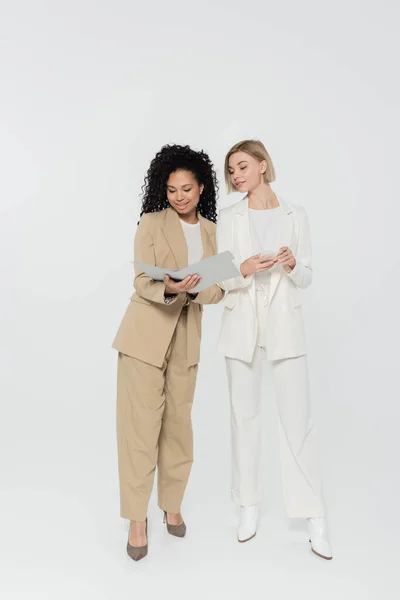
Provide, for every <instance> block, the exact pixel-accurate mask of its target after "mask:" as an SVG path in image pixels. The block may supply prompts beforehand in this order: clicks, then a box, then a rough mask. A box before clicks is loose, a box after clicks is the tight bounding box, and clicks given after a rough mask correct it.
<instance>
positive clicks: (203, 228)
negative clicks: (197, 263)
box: [198, 213, 215, 260]
mask: <svg viewBox="0 0 400 600" xmlns="http://www.w3.org/2000/svg"><path fill="white" fill-rule="evenodd" d="M198 216H199V221H200V233H201V241H202V244H203V256H202V257H201V260H203V259H204V258H209V257H210V256H213V254H215V243H214V244H213V239H212V238H213V236H214V235H215V234H214V231H212V230H211V229H210V227H209V221H208V220H207V219H205V218H204V217H203V216H202V215H201V214H200V213H199V215H198Z"/></svg>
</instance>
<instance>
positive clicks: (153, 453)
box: [117, 310, 197, 521]
mask: <svg viewBox="0 0 400 600" xmlns="http://www.w3.org/2000/svg"><path fill="white" fill-rule="evenodd" d="M186 319H187V313H186V311H185V310H183V311H182V313H181V316H180V318H179V321H178V323H177V326H176V329H175V332H174V335H173V338H172V340H171V344H170V346H169V348H168V351H167V354H166V356H165V360H164V364H163V365H162V367H161V368H159V367H156V366H154V365H150V364H148V363H145V362H142V361H140V360H138V359H136V358H133V357H130V356H126V355H124V354H121V353H120V354H119V356H118V385H117V439H118V468H119V481H120V502H121V516H122V517H124V518H125V519H129V520H132V521H144V520H145V519H146V515H147V507H148V503H149V499H150V495H151V492H152V489H153V483H154V474H155V470H156V467H157V468H158V486H157V487H158V504H159V507H160V508H161V509H162V510H166V511H167V512H169V513H179V512H180V508H181V503H182V499H183V495H184V492H185V489H186V485H187V482H188V479H189V475H190V470H191V466H192V462H193V435H192V422H191V410H192V405H193V397H194V391H195V385H196V376H197V365H194V366H191V367H187V327H186ZM154 341H155V343H156V340H154Z"/></svg>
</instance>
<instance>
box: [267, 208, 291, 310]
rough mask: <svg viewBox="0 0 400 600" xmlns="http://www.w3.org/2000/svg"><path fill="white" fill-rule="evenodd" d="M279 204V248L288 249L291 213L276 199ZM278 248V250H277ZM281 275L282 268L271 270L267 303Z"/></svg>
mask: <svg viewBox="0 0 400 600" xmlns="http://www.w3.org/2000/svg"><path fill="white" fill-rule="evenodd" d="M278 200H279V204H280V206H281V208H282V216H281V226H280V231H279V248H282V247H283V246H288V247H289V248H290V245H291V242H292V235H293V213H292V209H291V207H290V206H289V204H286V202H284V201H283V200H281V199H280V198H278ZM279 248H278V250H279ZM282 275H283V268H282V267H279V268H276V267H274V268H273V269H271V280H270V292H269V301H270V302H271V300H272V298H273V296H274V294H275V292H276V288H277V287H278V283H279V281H280V279H281V277H282Z"/></svg>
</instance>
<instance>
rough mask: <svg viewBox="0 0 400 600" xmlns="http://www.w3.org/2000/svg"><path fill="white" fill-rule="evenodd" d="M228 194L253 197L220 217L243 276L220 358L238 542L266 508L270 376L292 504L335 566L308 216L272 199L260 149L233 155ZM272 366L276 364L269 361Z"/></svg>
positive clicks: (229, 285) (270, 174)
mask: <svg viewBox="0 0 400 600" xmlns="http://www.w3.org/2000/svg"><path fill="white" fill-rule="evenodd" d="M225 179H226V182H227V186H228V191H229V192H232V191H239V192H243V193H244V194H245V196H244V198H243V199H242V200H240V201H239V202H238V203H237V204H235V205H233V206H230V207H228V208H225V209H223V210H222V211H221V212H220V216H219V220H218V226H217V248H218V252H222V251H224V250H230V251H231V252H232V253H233V255H234V257H235V262H236V265H237V267H238V268H239V269H240V272H241V276H239V277H237V278H234V279H230V280H228V281H224V282H223V283H222V284H221V287H222V288H223V289H224V290H225V292H226V295H225V300H224V304H225V310H224V313H223V318H222V327H221V333H220V339H219V349H220V350H221V352H222V353H223V354H224V355H225V357H226V367H227V375H228V386H229V393H230V403H231V427H232V448H233V473H232V478H233V480H232V497H233V500H234V501H235V502H236V503H237V504H239V505H240V507H241V509H240V522H239V527H238V540H239V542H245V541H248V540H249V539H251V538H253V537H254V536H255V535H256V531H257V522H258V506H257V505H258V503H259V502H260V497H261V493H260V480H259V459H260V438H261V421H260V404H261V397H262V387H261V376H262V373H263V371H265V370H266V369H267V366H268V363H269V365H270V371H271V372H272V373H273V376H274V380H275V388H276V398H277V404H278V414H279V435H280V446H281V459H282V470H283V473H282V475H283V483H284V491H285V503H286V509H287V512H288V515H289V516H290V517H294V518H296V517H303V518H307V519H308V522H309V533H310V541H311V549H312V551H313V552H314V553H315V554H317V555H319V556H321V557H322V558H325V559H328V560H329V559H331V558H332V552H331V547H330V543H329V538H328V532H327V524H326V519H325V508H324V502H323V498H322V492H321V482H320V476H319V473H318V464H317V463H318V460H317V454H318V451H317V447H316V440H315V431H314V427H313V424H312V421H311V416H310V401H309V386H308V374H307V359H306V346H305V336H304V327H303V319H302V311H301V290H302V289H305V288H306V287H308V286H309V285H310V283H311V280H312V269H311V244H310V232H309V227H308V222H307V216H306V212H305V210H304V209H303V208H301V207H300V206H296V205H292V204H287V203H286V202H284V201H283V200H282V199H281V198H279V197H277V196H276V195H275V193H274V192H273V190H272V188H271V186H270V184H271V182H273V181H274V180H275V173H274V167H273V164H272V161H271V158H270V156H269V154H268V152H267V150H266V148H265V147H264V145H263V144H262V143H261V142H260V141H256V140H245V141H242V142H239V143H238V144H236V145H235V146H233V147H232V148H231V149H230V150H229V152H228V154H227V156H226V159H225ZM267 361H268V362H267Z"/></svg>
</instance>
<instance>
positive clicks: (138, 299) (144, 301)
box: [131, 292, 152, 306]
mask: <svg viewBox="0 0 400 600" xmlns="http://www.w3.org/2000/svg"><path fill="white" fill-rule="evenodd" d="M131 300H132V302H138V303H139V304H147V306H151V304H152V303H151V302H150V300H147V299H146V298H143V297H142V296H139V294H137V293H136V292H135V293H134V294H133V296H132V297H131Z"/></svg>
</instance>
